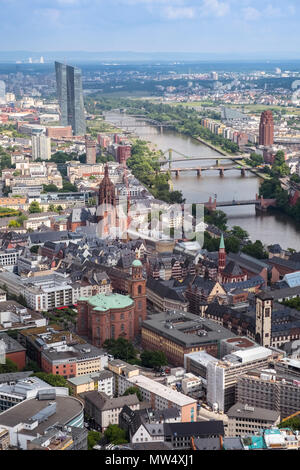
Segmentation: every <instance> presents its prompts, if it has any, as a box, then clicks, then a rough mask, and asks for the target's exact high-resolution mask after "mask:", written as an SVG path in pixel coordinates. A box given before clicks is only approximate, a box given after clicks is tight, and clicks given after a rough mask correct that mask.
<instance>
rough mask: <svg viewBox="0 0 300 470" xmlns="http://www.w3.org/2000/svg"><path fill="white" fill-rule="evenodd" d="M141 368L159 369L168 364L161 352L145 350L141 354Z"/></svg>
mask: <svg viewBox="0 0 300 470" xmlns="http://www.w3.org/2000/svg"><path fill="white" fill-rule="evenodd" d="M141 361H142V366H144V367H161V366H166V365H167V364H168V361H167V358H166V355H165V353H164V352H163V351H149V350H145V351H143V352H142V354H141Z"/></svg>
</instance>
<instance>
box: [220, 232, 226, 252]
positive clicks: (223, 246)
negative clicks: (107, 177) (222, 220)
mask: <svg viewBox="0 0 300 470" xmlns="http://www.w3.org/2000/svg"><path fill="white" fill-rule="evenodd" d="M220 248H223V249H225V243H224V237H223V233H222V235H221V241H220Z"/></svg>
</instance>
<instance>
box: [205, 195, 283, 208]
mask: <svg viewBox="0 0 300 470" xmlns="http://www.w3.org/2000/svg"><path fill="white" fill-rule="evenodd" d="M253 205H255V208H256V209H258V210H261V211H266V210H267V209H268V208H269V207H276V199H264V198H263V196H261V197H259V196H258V194H256V197H255V199H244V200H236V199H233V200H231V201H217V197H216V196H215V198H214V199H213V198H212V197H210V198H209V200H208V202H205V203H204V206H205V207H206V209H208V210H209V211H215V210H217V209H218V208H219V207H220V208H221V207H234V206H253Z"/></svg>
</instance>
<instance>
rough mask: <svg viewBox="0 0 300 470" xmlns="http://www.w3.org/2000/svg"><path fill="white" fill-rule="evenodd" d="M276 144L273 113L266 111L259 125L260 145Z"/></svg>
mask: <svg viewBox="0 0 300 470" xmlns="http://www.w3.org/2000/svg"><path fill="white" fill-rule="evenodd" d="M273 144H274V121H273V114H272V111H264V112H263V113H262V115H261V118H260V124H259V145H264V146H265V147H267V146H269V145H273Z"/></svg>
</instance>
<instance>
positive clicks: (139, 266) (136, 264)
mask: <svg viewBox="0 0 300 470" xmlns="http://www.w3.org/2000/svg"><path fill="white" fill-rule="evenodd" d="M132 266H133V267H134V268H141V267H142V266H143V265H142V263H141V262H140V260H139V259H135V260H134V261H133V263H132Z"/></svg>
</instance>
